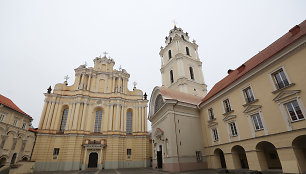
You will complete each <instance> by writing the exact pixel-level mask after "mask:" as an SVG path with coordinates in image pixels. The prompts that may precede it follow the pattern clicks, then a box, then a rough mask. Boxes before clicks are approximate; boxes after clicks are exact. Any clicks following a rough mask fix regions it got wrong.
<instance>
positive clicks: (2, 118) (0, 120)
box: [0, 113, 5, 122]
mask: <svg viewBox="0 0 306 174" xmlns="http://www.w3.org/2000/svg"><path fill="white" fill-rule="evenodd" d="M4 117H5V115H4V114H2V113H1V114H0V122H3V121H4Z"/></svg>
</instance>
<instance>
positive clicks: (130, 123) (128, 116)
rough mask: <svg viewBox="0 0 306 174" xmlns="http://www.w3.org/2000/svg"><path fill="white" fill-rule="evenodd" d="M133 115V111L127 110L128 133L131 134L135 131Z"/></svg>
mask: <svg viewBox="0 0 306 174" xmlns="http://www.w3.org/2000/svg"><path fill="white" fill-rule="evenodd" d="M132 123H133V117H132V112H130V111H129V112H127V113H126V133H127V134H131V133H132V131H133V125H132Z"/></svg>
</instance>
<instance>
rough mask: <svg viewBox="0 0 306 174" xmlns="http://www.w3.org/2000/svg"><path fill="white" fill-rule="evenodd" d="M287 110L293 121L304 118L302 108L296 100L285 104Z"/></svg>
mask: <svg viewBox="0 0 306 174" xmlns="http://www.w3.org/2000/svg"><path fill="white" fill-rule="evenodd" d="M285 106H286V108H287V112H288V114H289V116H290V117H291V120H292V121H299V120H303V119H304V115H303V113H302V111H301V108H300V106H299V104H298V102H297V101H296V100H293V101H291V102H289V103H286V104H285Z"/></svg>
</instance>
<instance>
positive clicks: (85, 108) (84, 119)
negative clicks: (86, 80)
mask: <svg viewBox="0 0 306 174" xmlns="http://www.w3.org/2000/svg"><path fill="white" fill-rule="evenodd" d="M86 111H87V103H84V109H83V113H82V123H81V130H85V125H86V124H85V123H86V121H87V119H86V115H87V112H86Z"/></svg>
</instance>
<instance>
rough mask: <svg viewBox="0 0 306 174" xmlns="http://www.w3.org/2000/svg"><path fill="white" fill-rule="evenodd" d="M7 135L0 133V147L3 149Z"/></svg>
mask: <svg viewBox="0 0 306 174" xmlns="http://www.w3.org/2000/svg"><path fill="white" fill-rule="evenodd" d="M7 137H8V136H7V135H1V144H0V149H3V147H4V144H5V141H6V139H7Z"/></svg>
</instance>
